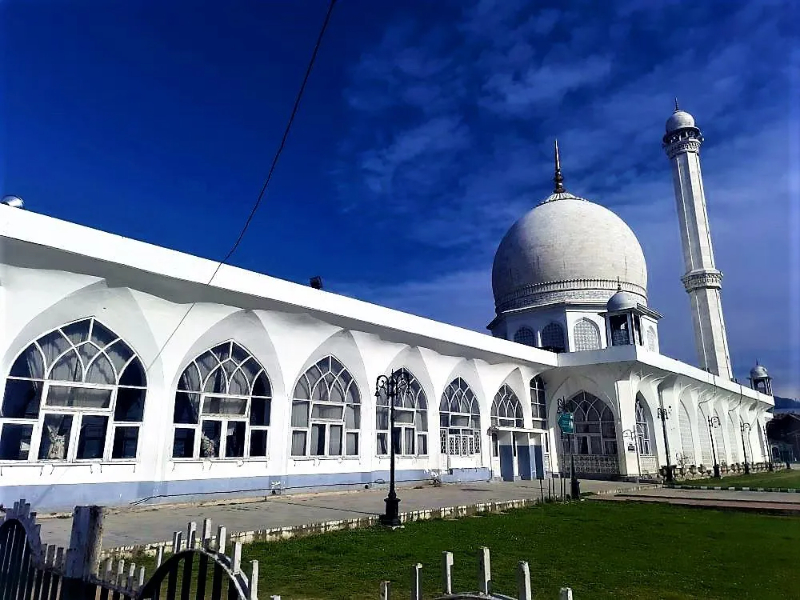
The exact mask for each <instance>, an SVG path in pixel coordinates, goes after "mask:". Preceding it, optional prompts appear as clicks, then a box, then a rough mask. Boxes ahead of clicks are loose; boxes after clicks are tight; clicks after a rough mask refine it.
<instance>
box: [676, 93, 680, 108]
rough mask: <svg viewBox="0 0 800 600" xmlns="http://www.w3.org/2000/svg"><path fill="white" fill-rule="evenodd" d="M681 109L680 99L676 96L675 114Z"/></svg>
mask: <svg viewBox="0 0 800 600" xmlns="http://www.w3.org/2000/svg"><path fill="white" fill-rule="evenodd" d="M679 110H680V108H678V97H677V96H675V112H678V111H679Z"/></svg>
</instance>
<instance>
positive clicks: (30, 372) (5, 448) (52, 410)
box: [0, 318, 147, 462]
mask: <svg viewBox="0 0 800 600" xmlns="http://www.w3.org/2000/svg"><path fill="white" fill-rule="evenodd" d="M146 391H147V380H146V377H145V372H144V369H143V368H142V362H141V360H139V357H138V356H136V353H135V352H134V351H133V350H132V349H131V347H130V346H128V344H126V343H125V342H124V341H122V340H121V339H120V338H119V337H118V336H117V335H116V334H114V333H112V332H111V331H110V330H109V329H107V328H106V327H105V326H103V325H102V324H101V323H100V322H98V321H96V320H95V319H94V318H89V319H84V320H82V321H77V322H75V323H70V324H69V325H64V326H63V327H60V328H58V329H56V330H55V331H51V332H50V333H48V334H46V335H44V336H42V337H40V338H39V339H38V340H36V341H35V342H33V343H32V344H31V345H30V346H28V347H27V348H26V349H25V351H24V352H22V354H20V355H19V356H18V357H17V359H16V360H15V361H14V364H13V366H12V367H11V372H10V373H9V376H8V379H7V380H6V388H5V394H4V395H3V405H2V411H0V460H15V461H18V460H37V459H38V460H44V461H68V462H72V461H80V460H118V459H119V460H121V459H128V460H130V459H135V458H136V456H137V450H138V445H139V429H140V427H141V423H142V417H143V415H144V401H145V394H146Z"/></svg>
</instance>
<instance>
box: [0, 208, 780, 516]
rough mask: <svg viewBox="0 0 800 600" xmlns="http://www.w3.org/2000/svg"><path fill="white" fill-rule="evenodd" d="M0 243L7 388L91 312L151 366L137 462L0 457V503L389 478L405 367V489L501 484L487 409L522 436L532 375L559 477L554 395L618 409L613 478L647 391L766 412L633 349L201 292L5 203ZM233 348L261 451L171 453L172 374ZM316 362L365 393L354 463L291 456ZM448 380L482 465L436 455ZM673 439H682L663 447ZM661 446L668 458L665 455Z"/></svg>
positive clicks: (348, 307) (736, 393)
mask: <svg viewBox="0 0 800 600" xmlns="http://www.w3.org/2000/svg"><path fill="white" fill-rule="evenodd" d="M0 236H2V237H0V244H1V245H0V302H2V322H0V324H2V336H0V374H1V375H2V377H3V381H5V377H6V376H7V374H8V373H9V370H10V368H11V365H12V364H13V362H14V360H15V359H16V357H17V356H18V355H19V353H20V352H22V351H23V350H24V349H25V348H26V347H27V346H28V345H29V344H30V343H31V342H32V341H34V340H36V339H38V338H39V337H41V336H42V335H43V334H45V333H47V332H49V331H52V330H54V329H55V328H58V327H61V326H63V325H65V324H67V323H70V322H73V321H77V320H80V319H84V318H88V317H95V318H96V319H97V320H99V321H100V322H101V323H102V324H104V325H105V326H106V327H108V328H109V329H111V330H112V331H113V332H114V333H116V334H117V335H119V336H120V337H121V338H122V339H123V340H124V341H125V342H126V343H127V344H129V345H130V347H131V348H132V349H133V350H134V351H135V352H136V353H137V354H138V355H139V357H140V358H141V360H142V362H143V364H144V365H145V366H146V367H147V368H148V373H147V386H148V391H147V400H146V405H145V412H144V419H143V423H142V427H141V432H140V439H139V444H138V456H137V457H136V459H134V460H121V461H106V462H103V461H85V462H74V463H64V462H59V463H55V462H40V461H36V460H33V459H31V460H29V461H27V462H19V461H13V462H12V461H5V462H0V502H2V503H9V502H13V501H14V500H16V499H19V498H20V497H23V496H24V497H25V498H26V499H27V500H28V501H29V502H31V503H32V504H33V505H34V506H37V507H38V508H39V509H40V510H49V509H54V508H59V509H60V508H68V507H71V506H72V505H75V504H80V503H87V502H89V503H102V504H117V505H120V504H128V503H131V502H167V501H186V500H191V499H197V498H201V497H207V496H211V495H225V496H232V495H249V496H252V495H266V494H269V493H271V491H272V490H273V489H276V490H277V489H280V490H282V491H292V490H302V489H321V488H322V489H324V488H327V487H331V486H364V485H372V484H375V483H381V482H383V481H385V480H387V479H388V458H387V457H379V456H377V449H376V432H375V398H374V392H375V381H376V379H377V377H378V376H379V375H382V374H386V373H388V372H390V371H391V370H392V369H397V368H400V367H406V368H408V369H409V370H410V371H411V372H412V373H413V374H414V375H415V376H416V377H417V379H418V380H419V381H420V383H421V385H422V387H423V389H424V391H425V394H426V396H427V402H428V411H427V417H428V435H429V438H428V455H427V456H422V457H402V458H400V459H399V462H398V474H399V475H398V478H399V479H400V480H403V479H406V480H415V479H427V478H430V477H432V476H434V475H441V476H442V477H443V478H444V479H445V480H447V478H448V477H449V478H452V479H462V480H467V479H487V478H489V477H491V476H497V473H496V465H495V467H494V471H493V462H492V459H491V441H490V439H491V438H490V435H489V432H488V429H489V425H490V419H489V415H490V410H491V403H492V400H493V398H494V395H495V394H496V392H497V391H498V389H499V388H500V387H501V386H502V385H503V384H504V383H506V384H508V385H509V386H510V387H511V388H512V389H513V391H514V392H515V394H516V395H517V396H518V398H519V400H520V402H521V405H522V408H523V414H524V423H525V427H526V428H529V429H530V428H531V422H532V421H531V407H530V391H529V382H530V380H531V378H532V377H533V376H535V375H537V374H542V376H543V378H544V380H545V382H546V384H547V403H548V416H549V420H548V422H549V433H550V436H551V441H552V442H553V443H552V444H551V453H550V455H551V458H552V459H553V463H552V464H551V466H550V468H551V470H558V468H557V460H556V459H557V455H558V448H559V446H558V444H557V443H556V440H558V436H559V433H558V431H557V428H556V427H554V424H555V423H556V418H555V417H556V412H555V411H556V404H557V403H556V400H557V399H558V398H563V397H566V398H569V397H570V396H572V395H574V394H576V393H578V392H580V391H581V390H585V391H587V392H590V393H592V394H594V395H596V396H598V397H600V398H602V399H603V400H604V401H606V402H608V403H609V405H610V406H611V408H612V410H613V411H614V414H615V415H616V418H617V421H618V423H617V435H618V437H619V439H620V444H619V447H620V448H621V449H622V450H620V455H621V456H620V470H621V473H622V475H628V474H630V473H632V472H633V471H634V470H635V468H636V467H635V465H636V461H635V457H634V459H633V462H632V461H631V457H630V456H628V455H627V454H626V452H625V450H624V448H625V444H624V443H622V437H621V436H622V431H623V430H624V429H626V428H629V427H630V423H631V422H632V419H633V403H634V402H635V398H636V395H637V394H639V393H641V394H642V396H643V397H644V398H645V399H646V401H647V404H648V409H649V411H650V414H651V415H653V419H654V415H655V411H656V407H657V402H658V400H657V398H658V394H657V392H656V391H655V390H657V389H658V385H663V382H664V381H667V380H668V381H669V384H668V385H671V386H678V385H681V386H684V387H688V388H691V389H696V390H699V392H703V393H705V394H707V395H709V397H712V398H714V399H715V400H714V401H715V402H719V403H720V404H721V405H722V404H723V403H736V402H738V403H740V404H741V406H746V407H748V409H749V410H750V412H751V413H752V414H753V415H757V416H758V417H759V418H762V419H765V418H767V416H768V415H767V414H766V413H765V412H764V411H765V410H766V409H767V408H768V407H769V406H771V398H770V397H767V396H764V395H762V394H757V393H756V392H754V391H752V390H748V389H743V388H741V386H735V385H734V384H732V383H731V382H730V381H723V380H718V379H716V378H713V376H711V375H710V374H708V373H705V372H702V371H699V370H698V369H695V368H693V367H690V366H688V365H685V364H683V363H679V362H677V361H673V360H671V359H667V358H666V357H662V356H660V355H657V354H653V353H649V352H642V349H641V348H637V347H634V346H628V347H615V348H607V349H605V350H598V351H588V352H580V353H573V354H561V355H555V354H552V353H549V352H545V351H542V350H538V349H536V348H530V347H526V346H523V345H521V344H515V343H513V342H509V341H506V340H502V339H497V338H493V337H491V336H488V335H483V334H479V333H476V332H472V331H467V330H464V329H460V328H456V327H452V326H449V325H445V324H442V323H436V322H434V321H430V320H427V319H422V318H419V317H415V316H412V315H408V314H404V313H400V312H397V311H393V310H389V309H386V308H383V307H378V306H375V305H371V304H367V303H364V302H360V301H357V300H353V299H350V298H345V297H342V296H337V295H334V294H330V293H327V292H324V291H319V290H313V289H311V288H308V287H305V286H300V285H296V284H292V283H288V282H284V281H280V280H276V279H273V278H270V277H267V276H264V275H259V274H256V273H251V272H247V271H243V270H241V269H235V268H231V267H223V268H222V269H221V270H220V272H219V275H218V277H217V278H215V280H214V285H213V286H208V285H205V282H207V281H208V279H209V278H210V276H211V274H212V273H213V272H214V269H215V268H216V263H213V262H211V261H207V260H203V259H198V258H196V257H192V256H188V255H185V254H180V253H177V252H173V251H170V250H166V249H163V248H157V247H155V246H150V245H148V244H143V243H140V242H136V241H133V240H128V239H124V238H120V237H118V236H113V235H110V234H107V233H103V232H99V231H95V230H91V229H88V228H84V227H79V226H77V225H73V224H69V223H64V222H61V221H57V220H55V219H50V218H47V217H43V216H40V215H35V214H32V213H27V212H23V211H19V210H16V209H12V208H8V207H0ZM190 306H191V307H192V308H191V310H190V311H189V313H188V316H186V317H185V319H184V320H183V322H182V324H181V325H180V327H178V328H177V330H176V325H177V324H178V323H179V322H180V321H181V319H183V318H184V316H185V315H186V313H187V309H189V307H190ZM572 314H573V313H568V314H566V315H565V313H564V311H563V310H562V311H561V312H560V316H561V319H563V321H562V324H563V326H564V328H565V334H566V337H567V340H569V335H570V329H571V327H568V325H570V323H569V319H570V318H575V319H577V318H579V317H580V316H584V315H583V314H579V311H575V312H574V315H573V316H570V315H572ZM538 316H539V317H541V321H539V322H537V323H536V324H535V325H534V326H536V327H538V328H539V330H540V328H542V327H544V326H545V325H546V324H547V323H549V322H550V320H551V319H553V320H554V319H556V318H557V314H554V315H552V316H551V315H543V314H542V315H538ZM587 316H588V315H587ZM524 317H525V315H523V314H520V315H515V316H514V319H517V318H519V319H520V324H522V319H523V318H524ZM565 317H566V318H565ZM512 329H513V327H510V329H509V331H510V332H511V331H512ZM600 330H601V332H603V333H604V331H605V329H604V328H602V327H601V329H600ZM511 336H513V332H511ZM231 339H232V340H234V341H236V342H237V343H238V344H240V345H242V346H243V347H245V348H246V349H247V350H248V351H249V352H250V353H251V354H252V355H253V356H254V357H255V358H256V359H257V360H258V361H259V362H260V363H261V365H262V366H263V367H264V368H265V370H266V372H267V374H268V376H269V379H270V383H271V387H272V397H273V400H272V413H271V423H270V429H269V436H268V440H269V451H268V456H267V457H264V458H253V459H245V460H242V459H173V458H172V447H171V446H172V439H173V423H172V420H173V409H174V401H175V389H176V385H177V382H178V378H179V377H180V375H181V373H182V371H183V369H184V368H185V367H186V365H187V364H188V363H189V361H191V360H192V359H194V358H195V357H196V356H197V355H199V354H200V353H202V352H203V351H205V350H207V349H209V348H212V347H213V346H215V345H217V344H218V343H221V342H224V341H227V340H231ZM327 355H332V356H334V357H336V358H337V359H338V360H340V361H341V362H342V364H344V366H345V367H347V369H348V370H349V372H350V373H351V374H352V376H353V377H354V379H355V381H356V383H357V385H358V388H359V391H360V397H361V401H362V404H361V429H360V452H359V455H358V456H354V457H335V458H320V457H308V458H306V457H303V458H296V457H291V456H290V407H291V395H292V392H293V389H294V386H295V383H296V382H297V380H298V378H299V377H300V376H301V375H302V373H304V372H305V370H306V369H307V368H308V367H310V366H311V365H313V364H314V363H316V362H317V361H318V360H319V359H321V358H324V357H325V356H327ZM457 377H461V378H462V379H464V380H465V381H466V382H467V383H468V384H469V386H470V387H471V388H472V390H473V391H474V393H475V394H476V396H477V398H478V400H479V403H480V412H481V450H480V454H479V455H475V456H468V457H460V456H442V454H441V452H440V446H439V428H438V424H439V415H438V408H439V401H440V399H441V397H442V394H443V392H444V390H445V388H446V386H447V385H448V384H449V383H450V382H451V381H453V380H454V379H455V378H457ZM699 392H698V393H699ZM692 401H693V400H692ZM690 403H691V402H690ZM731 405H732V404H731ZM725 406H726V407H727V406H728V404H725ZM654 420H655V419H654ZM677 423H678V417H677V412H673V417H672V419H671V420H670V421H669V424H670V427H671V429H670V432H671V433H669V435H670V445H671V447H674V448H676V449H679V448H680V447H681V446H680V437H679V436H680V433H679V428H678V426H677ZM673 424H674V426H673ZM653 430H654V431H653V435H652V438H653V443H654V445H655V447H656V448H658V447H659V441H658V440H659V439H662V438H661V437H660V434H659V432H658V431H656V426H655V424H654V426H653ZM525 435H526V436H527V437H526V438H525V439H527V440H528V443H530V444H531V445H537V444H540V443H541V436H540V435H539V433H537V432H536V431H528V432H526V433H525ZM754 435H756V439H757V434H756V433H755V432H754ZM674 436H678V437H677V438H676V439H675V440H673V439H672V438H673V437H674ZM676 440H677V441H676ZM659 452H660V454H661V455H662V456H663V455H664V451H663V450H659Z"/></svg>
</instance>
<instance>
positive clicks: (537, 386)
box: [531, 375, 547, 429]
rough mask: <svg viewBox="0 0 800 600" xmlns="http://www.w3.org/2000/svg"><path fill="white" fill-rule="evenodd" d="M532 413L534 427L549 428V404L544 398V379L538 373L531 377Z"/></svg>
mask: <svg viewBox="0 0 800 600" xmlns="http://www.w3.org/2000/svg"><path fill="white" fill-rule="evenodd" d="M531 414H532V415H533V427H534V428H538V429H546V428H547V405H546V404H545V398H544V380H543V379H542V378H541V377H539V376H538V375H537V376H536V377H534V378H533V379H531Z"/></svg>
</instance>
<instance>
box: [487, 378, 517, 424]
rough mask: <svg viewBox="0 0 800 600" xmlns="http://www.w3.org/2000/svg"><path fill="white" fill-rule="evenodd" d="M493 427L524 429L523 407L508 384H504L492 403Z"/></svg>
mask: <svg viewBox="0 0 800 600" xmlns="http://www.w3.org/2000/svg"><path fill="white" fill-rule="evenodd" d="M491 418H492V425H494V426H495V427H518V428H520V429H522V428H523V427H524V424H523V419H522V405H521V404H520V403H519V398H517V395H516V394H515V393H514V390H512V389H511V388H510V387H508V385H507V384H503V387H501V388H500V389H499V390H498V391H497V394H495V397H494V402H492V415H491Z"/></svg>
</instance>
